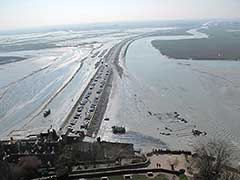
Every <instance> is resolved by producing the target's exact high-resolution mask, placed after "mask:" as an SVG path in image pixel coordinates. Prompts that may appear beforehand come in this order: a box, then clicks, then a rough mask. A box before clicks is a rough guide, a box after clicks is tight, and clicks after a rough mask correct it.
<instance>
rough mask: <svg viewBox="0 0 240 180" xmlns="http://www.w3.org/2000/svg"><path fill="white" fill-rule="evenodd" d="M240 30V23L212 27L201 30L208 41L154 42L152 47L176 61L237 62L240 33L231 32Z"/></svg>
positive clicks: (239, 56)
mask: <svg viewBox="0 0 240 180" xmlns="http://www.w3.org/2000/svg"><path fill="white" fill-rule="evenodd" d="M239 29H240V23H239V24H238V23H237V24H234V25H233V24H228V23H223V24H217V25H211V26H210V27H209V28H208V29H202V30H201V32H203V33H206V34H208V35H209V38H208V39H188V40H167V41H162V40H154V41H152V45H153V46H154V47H155V48H156V49H158V50H159V51H161V53H162V54H163V55H166V56H168V57H171V58H175V59H197V60H236V59H240V31H231V30H239ZM229 30H230V31H229Z"/></svg>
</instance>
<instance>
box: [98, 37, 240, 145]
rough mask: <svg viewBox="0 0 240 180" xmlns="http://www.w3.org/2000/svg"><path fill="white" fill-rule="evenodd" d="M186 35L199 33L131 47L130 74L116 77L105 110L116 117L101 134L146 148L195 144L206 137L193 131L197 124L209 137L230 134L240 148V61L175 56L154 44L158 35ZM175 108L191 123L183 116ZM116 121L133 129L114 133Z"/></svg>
mask: <svg viewBox="0 0 240 180" xmlns="http://www.w3.org/2000/svg"><path fill="white" fill-rule="evenodd" d="M195 36H198V35H195ZM181 38H193V37H189V36H187V37H184V36H181V37H158V38H144V39H141V40H137V41H135V42H134V43H133V44H132V45H131V46H130V47H129V49H128V52H127V57H126V67H125V76H124V77H123V79H120V78H116V81H117V83H116V84H114V88H113V89H114V90H113V91H114V92H113V93H112V95H111V101H110V104H109V106H108V109H107V112H106V115H105V116H108V117H110V119H112V122H104V123H103V125H102V128H103V129H104V130H102V131H100V133H99V135H101V136H102V137H103V139H106V140H114V139H117V141H121V142H132V143H134V144H135V146H136V147H138V148H143V149H149V148H151V147H156V146H158V147H168V148H171V149H191V146H192V144H194V143H196V142H197V141H198V140H199V139H202V138H205V136H204V137H194V136H193V135H192V132H191V131H192V129H193V128H197V129H199V130H201V131H206V132H207V134H208V135H207V136H206V137H207V138H208V137H214V138H223V139H227V140H228V141H229V142H232V143H233V144H234V145H235V148H236V149H238V148H239V143H240V139H239V137H240V132H239V127H240V123H239V117H240V63H239V62H236V61H207V60H206V61H195V60H174V59H169V58H168V57H166V56H163V55H162V54H161V53H160V52H159V51H158V50H156V49H154V48H153V47H152V45H151V41H152V40H153V39H163V40H165V39H181ZM194 38H195V37H194ZM198 38H199V36H198ZM163 43H164V42H163ZM149 112H150V113H151V114H152V115H150V113H149ZM174 112H178V113H179V114H180V116H181V117H182V118H184V119H185V120H187V122H188V123H184V122H180V121H177V120H176V119H175V118H174V117H173V116H174V114H173V113H174ZM110 121H111V120H110ZM115 124H118V125H124V126H126V128H127V130H128V131H129V134H128V133H127V134H126V135H120V136H115V135H111V126H112V125H115ZM166 128H167V129H166ZM169 129H171V131H170V130H169ZM132 132H134V133H136V134H135V136H133V135H132V134H133V133H132ZM160 133H170V134H171V135H170V136H166V135H162V134H160ZM140 135H141V137H142V139H141V141H139V137H140ZM112 136H113V137H112ZM144 137H148V138H147V139H148V140H147V141H145V139H146V138H144ZM149 137H151V138H152V140H149V139H151V138H149ZM153 139H154V140H153ZM157 140H159V141H160V142H161V143H159V144H158V145H157V143H156V141H157ZM145 142H147V143H145ZM149 146H150V147H149Z"/></svg>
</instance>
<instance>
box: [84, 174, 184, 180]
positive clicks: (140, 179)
mask: <svg viewBox="0 0 240 180" xmlns="http://www.w3.org/2000/svg"><path fill="white" fill-rule="evenodd" d="M108 178H109V180H124V178H123V176H110V177H108ZM149 179H150V180H169V179H168V178H167V177H166V176H165V175H163V174H159V175H157V176H156V177H154V178H148V177H147V176H146V175H133V176H132V180H149ZM89 180H100V178H92V179H89ZM183 180H184V179H183Z"/></svg>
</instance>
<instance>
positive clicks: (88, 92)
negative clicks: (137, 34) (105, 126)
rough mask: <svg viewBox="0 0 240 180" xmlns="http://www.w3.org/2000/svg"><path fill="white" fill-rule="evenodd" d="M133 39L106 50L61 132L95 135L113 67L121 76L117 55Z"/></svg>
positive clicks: (106, 99)
mask: <svg viewBox="0 0 240 180" xmlns="http://www.w3.org/2000/svg"><path fill="white" fill-rule="evenodd" d="M134 39H135V38H128V39H125V40H123V41H121V42H120V43H118V44H116V45H115V46H113V47H112V48H111V49H109V50H108V53H107V54H105V56H104V57H103V58H102V60H101V61H100V63H99V66H98V70H97V72H96V74H95V75H94V77H93V78H92V79H91V81H90V83H89V84H88V86H87V87H86V89H85V91H84V93H83V94H82V96H81V97H80V99H79V100H78V102H77V104H76V105H75V106H74V109H73V110H72V112H71V114H70V115H69V118H68V119H67V121H66V123H65V125H64V127H63V128H62V130H61V132H62V134H67V135H80V134H82V132H84V134H85V135H87V136H90V137H95V135H96V134H97V131H98V129H99V127H100V125H101V122H102V118H103V115H104V113H105V110H106V107H107V103H108V97H109V95H110V90H109V86H111V82H110V79H111V78H112V72H113V68H116V70H117V72H118V74H119V76H120V77H121V76H122V74H123V69H122V68H121V66H119V56H120V54H121V51H122V50H123V47H125V46H126V45H127V46H128V45H129V43H131V42H132V41H133V40H134ZM104 51H105V52H107V51H106V50H104ZM125 51H126V49H125ZM124 54H125V52H124Z"/></svg>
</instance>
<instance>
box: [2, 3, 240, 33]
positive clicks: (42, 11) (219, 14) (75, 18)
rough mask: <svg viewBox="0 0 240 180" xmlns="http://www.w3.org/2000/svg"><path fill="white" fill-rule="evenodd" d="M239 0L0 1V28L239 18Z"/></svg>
mask: <svg viewBox="0 0 240 180" xmlns="http://www.w3.org/2000/svg"><path fill="white" fill-rule="evenodd" d="M239 10H240V0H0V30H2V29H3V30H4V29H14V28H25V27H38V26H52V25H64V24H86V23H96V22H97V23H98V22H118V21H142V20H143V21H147V20H176V19H185V20H187V19H206V18H207V19H209V18H240V12H239Z"/></svg>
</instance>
